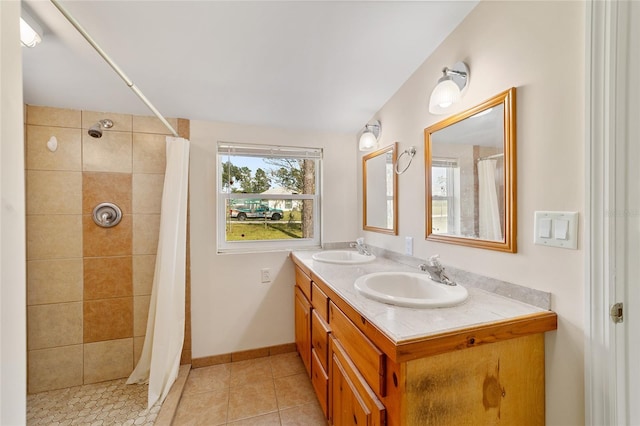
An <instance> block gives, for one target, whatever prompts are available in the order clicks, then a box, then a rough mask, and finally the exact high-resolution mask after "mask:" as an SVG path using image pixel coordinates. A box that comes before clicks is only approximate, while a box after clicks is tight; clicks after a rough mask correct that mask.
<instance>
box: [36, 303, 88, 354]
mask: <svg viewBox="0 0 640 426" xmlns="http://www.w3.org/2000/svg"><path fill="white" fill-rule="evenodd" d="M79 343H82V303H81V302H71V303H54V304H51V305H32V306H28V307H27V344H28V347H29V350H34V349H45V348H53V347H57V346H68V345H75V344H79Z"/></svg>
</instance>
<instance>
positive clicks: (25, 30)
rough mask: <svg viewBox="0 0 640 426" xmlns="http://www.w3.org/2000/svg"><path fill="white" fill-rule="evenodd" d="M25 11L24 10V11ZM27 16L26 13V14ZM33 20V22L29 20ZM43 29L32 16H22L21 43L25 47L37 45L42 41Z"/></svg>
mask: <svg viewBox="0 0 640 426" xmlns="http://www.w3.org/2000/svg"><path fill="white" fill-rule="evenodd" d="M23 13H24V12H23ZM25 16H26V14H25ZM27 21H31V22H27ZM40 33H42V30H41V29H40V28H39V27H38V25H37V24H36V23H35V22H33V19H31V18H30V17H27V18H26V19H25V17H20V43H21V44H22V45H23V46H25V47H35V46H36V45H37V44H38V43H40V42H41V41H42V36H41V35H40Z"/></svg>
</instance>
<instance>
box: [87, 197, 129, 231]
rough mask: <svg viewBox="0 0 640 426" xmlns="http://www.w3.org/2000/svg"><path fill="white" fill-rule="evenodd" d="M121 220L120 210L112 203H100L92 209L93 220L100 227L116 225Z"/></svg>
mask: <svg viewBox="0 0 640 426" xmlns="http://www.w3.org/2000/svg"><path fill="white" fill-rule="evenodd" d="M121 220H122V210H120V207H118V206H116V205H115V204H113V203H100V204H98V205H97V206H96V207H95V208H94V209H93V221H94V222H95V223H96V225H98V226H100V227H102V228H111V227H114V226H116V225H117V224H118V223H120V221H121Z"/></svg>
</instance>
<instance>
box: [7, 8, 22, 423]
mask: <svg viewBox="0 0 640 426" xmlns="http://www.w3.org/2000/svg"><path fill="white" fill-rule="evenodd" d="M19 17H20V2H19V1H0V198H1V199H2V206H1V208H0V241H1V242H2V243H1V246H0V277H1V278H0V424H3V425H19V424H24V423H25V421H26V414H25V413H26V395H27V374H26V373H27V353H26V351H27V343H26V340H27V339H26V337H27V332H26V303H25V301H26V276H25V274H26V273H25V270H26V266H25V265H26V261H25V241H26V239H25V204H24V142H23V141H24V137H23V131H24V127H23V124H22V123H24V115H23V114H24V110H23V104H22V52H21V51H20V49H21V47H20V36H19V34H20V32H19V22H20V20H19Z"/></svg>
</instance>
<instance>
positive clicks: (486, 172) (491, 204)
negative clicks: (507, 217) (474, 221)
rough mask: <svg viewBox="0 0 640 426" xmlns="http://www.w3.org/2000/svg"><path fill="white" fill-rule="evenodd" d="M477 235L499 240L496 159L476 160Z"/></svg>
mask: <svg viewBox="0 0 640 426" xmlns="http://www.w3.org/2000/svg"><path fill="white" fill-rule="evenodd" d="M478 193H479V194H478V204H479V214H478V216H479V222H480V226H479V228H480V229H479V231H480V232H479V233H480V235H479V237H480V238H481V239H483V240H492V241H496V240H497V241H501V240H502V239H503V237H502V229H501V227H500V207H499V206H498V192H497V189H496V160H492V159H488V160H480V161H478Z"/></svg>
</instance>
